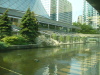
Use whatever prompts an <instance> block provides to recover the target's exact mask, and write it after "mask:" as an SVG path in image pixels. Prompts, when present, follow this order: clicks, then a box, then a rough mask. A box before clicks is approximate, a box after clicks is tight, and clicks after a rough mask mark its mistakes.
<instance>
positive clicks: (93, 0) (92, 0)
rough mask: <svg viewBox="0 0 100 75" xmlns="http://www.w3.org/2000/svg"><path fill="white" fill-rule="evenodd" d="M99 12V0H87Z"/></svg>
mask: <svg viewBox="0 0 100 75" xmlns="http://www.w3.org/2000/svg"><path fill="white" fill-rule="evenodd" d="M87 1H88V2H89V3H90V4H91V5H92V6H93V7H94V8H95V9H96V10H97V11H98V12H99V13H100V0H87Z"/></svg>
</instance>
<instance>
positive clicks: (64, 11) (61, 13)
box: [41, 0, 72, 25]
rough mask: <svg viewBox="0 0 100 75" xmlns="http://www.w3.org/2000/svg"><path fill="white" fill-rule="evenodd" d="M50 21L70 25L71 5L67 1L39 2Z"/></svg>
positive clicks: (44, 0) (51, 0)
mask: <svg viewBox="0 0 100 75" xmlns="http://www.w3.org/2000/svg"><path fill="white" fill-rule="evenodd" d="M41 2H42V3H43V6H44V8H45V10H46V11H47V12H49V13H48V14H49V16H50V18H51V19H52V20H56V21H60V22H63V23H66V24H68V25H72V5H71V3H70V2H68V1H67V0H41Z"/></svg>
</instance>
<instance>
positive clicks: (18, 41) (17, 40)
mask: <svg viewBox="0 0 100 75" xmlns="http://www.w3.org/2000/svg"><path fill="white" fill-rule="evenodd" d="M2 40H3V41H4V42H5V43H7V44H9V45H26V44H27V43H26V40H25V38H24V37H22V36H8V37H5V38H3V39H2Z"/></svg>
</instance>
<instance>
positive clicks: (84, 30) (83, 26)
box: [73, 22, 97, 34]
mask: <svg viewBox="0 0 100 75" xmlns="http://www.w3.org/2000/svg"><path fill="white" fill-rule="evenodd" d="M73 25H75V26H78V27H80V28H81V30H77V32H78V33H83V34H97V30H95V29H93V28H92V26H91V25H87V24H85V23H84V24H81V23H76V22H74V23H73Z"/></svg>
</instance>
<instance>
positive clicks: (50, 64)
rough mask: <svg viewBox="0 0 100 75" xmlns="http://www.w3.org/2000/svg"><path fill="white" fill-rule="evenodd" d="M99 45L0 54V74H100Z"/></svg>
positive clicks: (68, 46) (63, 46)
mask: <svg viewBox="0 0 100 75" xmlns="http://www.w3.org/2000/svg"><path fill="white" fill-rule="evenodd" d="M99 69H100V44H96V43H88V44H74V45H62V46H61V47H57V48H38V49H31V50H15V51H8V52H1V53H0V75H100V71H99Z"/></svg>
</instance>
